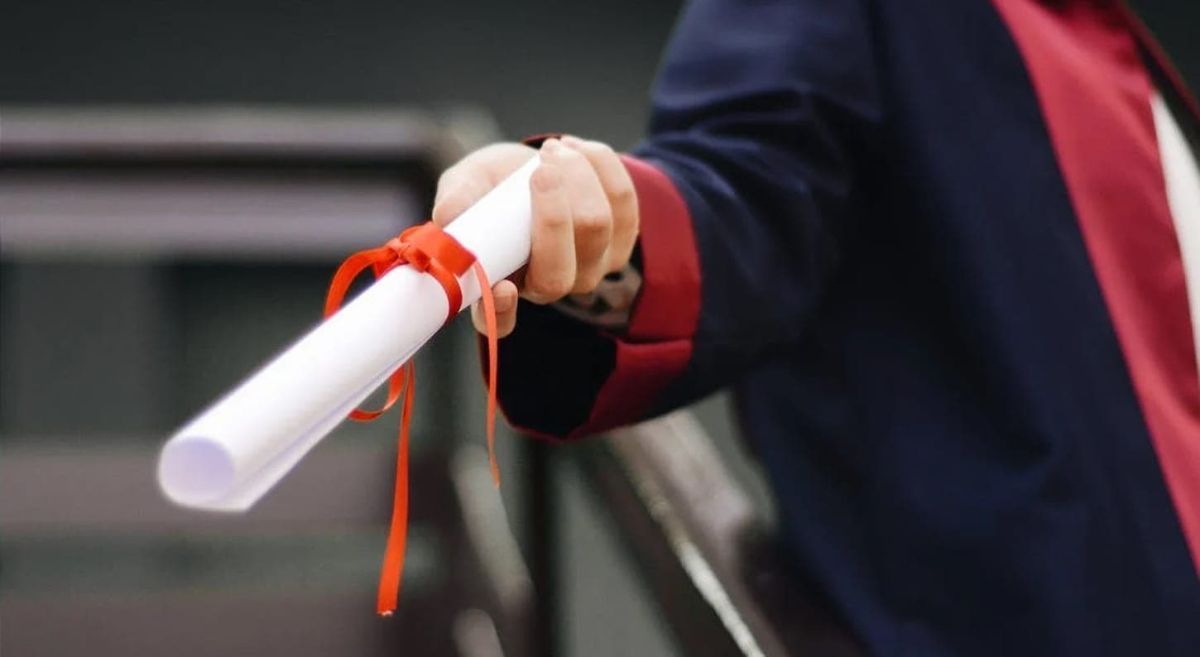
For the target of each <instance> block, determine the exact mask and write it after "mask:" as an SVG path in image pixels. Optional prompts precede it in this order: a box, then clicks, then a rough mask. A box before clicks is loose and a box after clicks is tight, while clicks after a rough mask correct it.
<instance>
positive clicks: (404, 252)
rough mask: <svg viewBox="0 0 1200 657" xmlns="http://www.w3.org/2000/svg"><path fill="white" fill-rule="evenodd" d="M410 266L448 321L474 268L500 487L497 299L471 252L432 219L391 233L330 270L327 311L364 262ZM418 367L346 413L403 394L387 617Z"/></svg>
mask: <svg viewBox="0 0 1200 657" xmlns="http://www.w3.org/2000/svg"><path fill="white" fill-rule="evenodd" d="M401 265H408V266H410V267H412V268H414V269H416V270H417V271H420V272H424V273H427V274H429V275H430V276H433V277H434V278H435V279H436V280H437V282H438V283H440V284H441V286H442V289H443V290H445V292H446V303H447V314H446V323H447V324H449V323H450V321H451V320H453V319H454V318H455V316H457V315H458V311H459V309H460V308H461V307H462V288H461V287H460V286H459V284H458V277H459V276H462V275H463V274H465V273H466V272H467V270H468V269H473V270H474V271H475V278H476V280H477V281H478V282H479V289H480V292H481V294H482V298H483V311H484V317H485V319H486V323H487V340H488V401H487V445H488V457H489V458H490V461H491V467H492V480H493V481H494V482H495V484H496V486H497V487H499V486H500V468H499V466H497V464H496V367H497V362H496V350H497V344H496V343H497V338H496V332H497V331H496V302H495V299H493V298H492V286H491V283H489V282H488V277H487V273H486V272H484V270H483V267H482V266H480V264H479V261H478V260H476V259H475V256H474V254H472V253H471V252H470V251H468V250H466V249H465V248H463V246H462V244H459V243H458V241H457V240H455V239H454V238H453V237H451V236H450V235H448V234H447V233H445V232H444V231H443V230H442V229H441V228H439V227H438V226H437V224H434V223H433V222H427V223H424V224H421V225H419V226H413V227H412V228H409V229H407V230H405V231H404V232H403V233H400V236H399V237H395V238H392V239H391V240H389V241H388V243H387V244H384V245H383V246H380V247H376V248H373V249H366V250H365V251H359V252H358V253H355V254H353V255H351V256H350V257H349V258H346V260H345V262H343V263H342V264H341V266H340V267H338V270H337V272H336V273H335V274H334V275H333V281H331V282H330V284H329V293H328V295H327V296H326V297H325V316H326V317H329V316H330V315H332V314H334V313H335V312H337V310H338V308H341V306H342V300H343V299H344V298H345V296H346V292H347V291H348V290H349V289H350V284H351V283H353V282H354V279H356V278H358V276H359V274H361V273H362V272H363V271H365V270H366V269H367V268H368V267H370V268H371V269H372V271H373V272H374V274H375V278H379V277H380V276H383V275H384V274H386V273H387V272H389V271H391V270H392V269H393V268H395V267H398V266H401ZM414 385H416V371H415V369H414V367H413V364H412V361H411V360H410V361H408V362H406V363H404V364H403V365H401V366H400V367H399V369H397V370H396V371H395V372H393V373H392V375H391V377H389V378H388V393H387V401H386V402H384V404H383V406H382V407H381V408H379V409H378V410H373V411H364V410H362V409H357V408H356V409H354V410H353V411H351V412H350V418H351V419H353V420H357V421H359V422H370V421H371V420H374V419H375V418H377V417H379V416H380V415H383V414H384V413H385V412H386V411H387V410H388V409H389V408H391V407H392V406H393V405H394V404H395V403H396V402H397V401H398V400H399V399H400V396H401V395H402V394H403V395H404V405H403V406H402V407H401V410H400V438H399V445H398V449H397V451H396V484H395V490H394V492H393V498H392V522H391V527H390V529H389V530H388V539H387V550H386V551H385V552H384V556H383V567H382V569H381V571H380V573H379V593H378V598H377V600H376V611H377V612H378V613H379V614H380V615H381V616H390V615H392V613H393V612H394V611H395V610H396V600H397V598H398V597H399V596H400V578H401V575H402V574H403V573H404V546H405V542H406V540H407V535H408V429H409V425H410V424H411V422H412V402H413V386H414Z"/></svg>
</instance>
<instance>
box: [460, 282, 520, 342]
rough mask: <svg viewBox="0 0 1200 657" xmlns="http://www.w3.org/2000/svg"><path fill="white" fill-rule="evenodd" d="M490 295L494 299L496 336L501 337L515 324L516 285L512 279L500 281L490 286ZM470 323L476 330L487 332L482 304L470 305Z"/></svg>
mask: <svg viewBox="0 0 1200 657" xmlns="http://www.w3.org/2000/svg"><path fill="white" fill-rule="evenodd" d="M492 296H494V297H495V299H496V333H497V335H496V337H499V338H503V337H504V336H506V335H508V334H510V333H512V332H513V329H514V328H516V326H517V286H516V284H514V283H513V282H512V281H500V282H499V283H496V286H495V287H493V288H492ZM471 323H472V324H474V325H475V330H476V331H478V332H480V333H487V320H486V319H485V318H484V316H483V304H481V303H478V302H476V303H475V304H474V305H472V306H471Z"/></svg>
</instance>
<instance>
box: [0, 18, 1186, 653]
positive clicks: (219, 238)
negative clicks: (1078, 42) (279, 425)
mask: <svg viewBox="0 0 1200 657" xmlns="http://www.w3.org/2000/svg"><path fill="white" fill-rule="evenodd" d="M1133 4H1134V5H1135V6H1136V7H1137V8H1138V9H1139V10H1140V11H1141V13H1142V14H1143V16H1144V17H1145V18H1146V20H1147V22H1148V23H1149V24H1150V26H1151V28H1152V29H1153V30H1154V31H1155V32H1156V33H1157V35H1158V36H1159V38H1160V40H1161V41H1162V42H1163V44H1164V45H1165V47H1166V49H1167V50H1168V51H1169V52H1170V53H1171V55H1172V56H1173V57H1174V59H1175V61H1176V62H1177V64H1178V65H1179V66H1180V68H1181V69H1182V70H1183V72H1184V75H1185V77H1187V78H1188V79H1189V82H1190V84H1191V85H1192V87H1193V88H1198V87H1200V41H1197V40H1196V38H1195V37H1196V35H1197V34H1198V33H1200V32H1198V31H1197V30H1198V29H1200V3H1197V2H1195V1H1194V0H1175V1H1173V0H1141V1H1139V2H1135V3H1133ZM678 10H679V3H678V2H675V1H674V0H641V1H634V0H612V1H610V2H603V3H596V2H550V1H549V0H523V1H521V2H510V3H498V2H487V1H485V0H462V1H460V2H453V3H451V2H434V1H432V0H394V1H392V2H382V1H345V0H344V1H342V2H330V1H321V2H303V1H291V2H279V1H273V0H272V1H268V0H240V1H238V2H232V1H228V0H208V1H206V2H171V1H166V2H163V1H152V0H132V1H130V0H124V1H116V2H108V3H95V2H78V1H74V2H64V1H60V0H41V1H39V2H32V1H28V2H26V1H22V0H8V1H7V2H5V3H4V4H3V7H2V11H0V213H2V214H0V654H3V655H5V656H6V657H24V656H26V655H69V654H81V653H83V652H87V654H90V655H97V656H102V655H125V654H173V655H216V654H249V653H250V651H252V650H253V651H261V650H270V651H273V652H277V653H280V654H285V653H286V654H291V655H296V656H305V655H327V654H357V655H375V654H380V655H383V654H396V653H397V652H399V651H400V650H404V651H405V652H406V654H435V655H441V654H446V655H455V654H460V655H498V654H510V655H519V654H539V655H552V654H554V655H573V656H574V655H579V656H582V655H622V654H654V655H670V654H739V653H740V652H745V653H746V654H754V653H753V651H752V650H749V649H747V648H746V644H745V642H744V641H742V642H740V643H739V641H738V640H737V637H739V636H743V635H744V633H743V635H740V634H739V631H741V630H739V628H742V629H745V628H746V627H748V628H750V630H753V632H751V634H752V635H753V636H754V637H756V638H757V640H758V641H759V643H760V644H761V645H759V646H758V647H759V648H760V649H761V650H762V652H765V653H766V654H778V653H777V651H776V650H774V649H772V646H775V645H776V643H778V644H780V645H783V644H786V643H787V637H781V636H777V634H778V633H779V632H778V627H779V626H780V624H781V622H780V621H779V617H778V614H779V613H780V608H781V607H786V608H787V613H789V614H798V616H797V615H792V616H787V617H786V618H787V619H790V620H788V621H786V622H782V625H785V626H791V627H797V626H799V625H802V624H803V623H804V622H809V621H810V620H811V618H810V617H809V615H808V613H809V612H807V611H805V610H804V609H796V608H795V607H797V606H802V605H798V604H797V603H796V602H795V600H794V598H793V597H792V596H791V594H790V593H788V592H783V593H781V592H780V590H779V589H778V586H777V585H778V575H777V573H776V572H775V571H774V570H773V566H772V565H771V559H770V558H769V556H763V555H762V554H761V553H760V552H759V550H760V548H759V547H757V543H756V542H755V537H758V536H759V535H765V534H769V531H770V500H769V498H768V497H767V495H766V494H765V492H764V489H763V487H762V484H761V481H759V480H758V479H757V475H756V473H755V471H754V467H753V466H752V465H751V464H749V463H748V461H747V460H746V458H745V455H744V454H742V452H741V450H740V448H739V445H738V440H737V437H736V434H735V432H734V430H733V427H732V422H731V421H730V418H729V416H728V413H727V412H726V403H725V400H724V399H723V398H722V397H720V396H718V397H716V398H714V399H711V400H708V401H706V402H704V403H702V404H700V405H699V406H698V407H696V408H694V409H692V413H691V414H685V415H679V416H672V417H670V418H667V419H666V420H664V421H662V422H659V423H654V424H651V425H647V426H643V427H639V428H636V429H633V430H631V431H628V432H621V433H620V435H617V436H614V437H612V438H611V439H610V440H607V441H603V444H599V442H600V441H588V443H587V444H580V445H570V446H561V447H554V448H547V447H546V446H545V445H543V444H541V443H536V442H534V441H528V440H524V439H520V438H518V437H515V436H512V435H511V434H507V433H506V434H504V435H502V436H501V439H500V441H499V442H500V446H501V450H502V458H503V467H504V473H505V476H506V479H505V484H504V487H503V490H502V497H503V504H504V508H503V509H502V508H501V507H500V506H499V504H500V501H499V499H498V498H497V496H496V495H495V493H494V492H493V491H492V489H491V487H490V485H489V484H488V477H487V473H486V469H485V466H483V465H481V459H482V458H483V457H482V455H481V454H480V452H479V450H478V446H479V445H481V444H482V439H483V433H482V425H483V418H482V397H483V391H482V387H481V386H480V383H479V380H478V372H477V369H476V368H477V365H476V363H475V354H474V346H473V344H472V338H471V336H470V332H469V330H467V329H468V327H466V326H464V325H462V323H460V325H458V326H456V327H455V330H453V331H449V332H447V333H445V334H444V335H441V336H439V337H438V339H437V340H436V341H435V343H434V344H432V345H431V346H430V348H428V349H427V350H426V351H425V352H423V353H422V356H421V357H420V359H419V360H418V367H419V368H420V369H421V370H422V383H421V386H419V388H418V397H419V399H418V405H417V409H416V414H415V417H416V420H415V422H416V423H415V425H414V430H415V436H416V440H417V446H416V452H415V455H414V463H415V466H414V467H415V473H414V477H415V482H414V488H413V495H412V497H413V514H414V519H413V530H412V536H413V538H412V542H411V544H410V561H409V566H408V570H407V572H406V579H405V591H404V594H403V598H402V601H401V611H400V614H399V615H398V618H397V619H395V620H393V621H380V620H379V619H377V618H375V617H374V615H373V613H372V610H373V607H372V605H373V594H374V584H375V577H376V574H377V567H378V563H379V559H380V557H381V555H382V550H383V538H384V532H385V530H386V527H385V522H386V518H387V505H388V503H389V499H390V485H391V483H390V482H391V467H392V461H391V454H392V449H393V443H394V431H395V424H394V422H395V418H392V419H390V420H383V421H380V422H377V423H375V424H372V425H353V426H345V427H343V428H341V429H339V430H338V431H337V432H335V433H334V434H333V435H332V436H331V437H330V438H328V439H327V440H326V441H325V442H324V443H323V444H322V445H321V446H320V447H319V448H318V449H317V450H316V451H315V452H314V453H313V454H312V455H311V456H310V457H309V458H308V459H306V461H305V463H304V466H303V467H302V468H301V470H300V471H299V472H297V473H296V474H295V475H293V476H292V477H290V478H288V479H287V480H285V482H284V483H283V484H282V485H281V486H280V487H279V489H278V490H277V491H275V492H274V493H272V494H271V496H270V497H268V498H267V499H266V500H265V501H264V503H263V504H262V505H260V506H259V507H257V508H256V509H255V510H254V511H253V512H252V513H250V514H249V515H247V516H244V517H226V516H207V515H202V514H194V513H185V512H181V511H178V510H175V509H172V508H170V507H169V506H168V505H167V504H166V503H165V502H163V501H162V500H161V498H160V497H159V495H158V492H157V490H156V489H155V485H154V481H153V465H154V458H155V456H156V452H157V449H158V446H159V445H160V443H161V441H162V440H163V439H164V438H165V437H166V436H167V435H168V434H169V433H170V431H171V430H172V429H173V428H175V427H176V426H177V425H179V424H180V423H181V422H182V421H183V420H185V419H186V418H187V417H189V416H190V415H191V414H193V413H194V412H196V411H197V410H199V409H200V408H202V407H203V406H204V405H205V404H206V403H207V402H209V401H211V400H212V399H213V398H214V397H215V396H216V395H219V394H220V393H221V392H222V391H224V390H225V389H227V388H228V387H229V386H230V385H231V384H233V383H234V382H236V381H237V380H238V379H240V378H241V377H242V376H244V375H245V374H246V373H247V372H249V371H250V370H251V369H253V368H254V367H255V366H256V365H257V364H259V363H260V362H262V361H263V360H264V359H265V358H267V357H268V356H270V355H271V354H272V353H274V352H275V351H277V350H278V349H279V348H280V347H281V346H283V345H284V344H286V343H287V342H288V341H290V340H291V339H293V338H294V337H295V336H297V335H298V334H299V333H300V332H301V331H302V330H304V328H306V327H308V326H310V325H311V324H312V323H313V322H314V321H316V319H317V318H318V316H319V311H320V305H321V302H322V297H323V293H324V289H325V285H326V284H327V279H328V276H329V275H330V273H331V271H332V268H333V267H334V266H336V264H337V262H338V261H339V260H340V258H341V257H342V256H344V255H345V254H346V253H348V252H350V251H352V250H355V249H357V248H361V247H362V246H365V245H371V244H375V243H378V242H380V241H382V240H383V239H384V238H385V237H387V236H389V235H392V234H394V233H395V232H397V230H398V229H399V228H401V227H403V226H404V225H407V224H409V223H412V222H416V221H420V220H421V219H422V218H423V216H424V213H425V212H426V211H427V208H428V205H429V201H430V198H431V193H432V190H433V185H434V182H435V180H436V176H437V173H438V172H439V171H440V170H441V169H442V168H444V167H445V166H447V165H448V164H450V163H452V162H453V161H454V160H455V159H456V158H457V157H459V156H461V155H462V154H464V153H465V152H467V151H469V150H470V149H472V148H475V147H478V146H480V145H483V144H485V143H487V142H489V141H493V140H497V139H512V138H516V137H520V136H522V135H526V134H531V133H537V132H544V131H549V130H556V131H568V132H576V133H579V134H583V135H587V136H591V137H595V138H598V139H601V140H604V141H607V142H609V143H612V144H614V145H615V146H618V147H627V146H630V145H632V144H633V143H634V142H635V141H636V140H637V138H638V136H639V134H640V133H641V131H642V129H643V125H644V122H645V120H646V115H647V106H646V102H647V93H648V89H649V86H650V84H651V81H652V78H653V75H654V70H655V67H656V65H657V62H658V58H659V54H660V51H661V48H662V46H663V44H664V42H665V40H666V38H667V36H668V35H669V32H670V29H671V25H672V23H673V20H674V17H675V15H676V13H677V12H678ZM198 227H199V228H198ZM447 400H450V401H447ZM389 417H390V416H389ZM647 436H649V437H652V438H656V439H655V440H645V439H644V438H645V437H647ZM655 445H657V447H655ZM672 445H681V446H683V448H684V449H685V450H686V451H687V452H688V454H689V458H690V459H691V460H690V461H689V462H688V463H687V464H686V467H685V468H684V469H683V470H682V471H680V470H679V468H678V466H669V463H668V461H669V459H667V458H666V456H667V455H668V453H669V447H670V446H672ZM689 468H690V469H689ZM731 537H732V538H733V539H736V540H731ZM731 545H732V546H734V547H730V546H731ZM688 546H691V547H694V548H697V550H696V553H697V554H699V555H700V558H701V561H700V563H701V566H696V563H695V562H688V561H687V560H686V559H684V558H683V557H682V556H681V555H683V554H685V553H688V550H690V549H691V548H689V547H688ZM685 548H687V549H685ZM748 564H750V565H748ZM698 568H699V570H697V569H698ZM705 569H707V570H705ZM705 573H708V575H713V574H715V580H714V581H716V582H717V585H716V586H717V589H715V590H716V593H714V589H712V588H711V587H709V588H706V586H707V585H706V584H704V583H703V582H705V581H708V580H705V576H706V575H705ZM709 579H713V578H712V577H710V578H709ZM780 595H782V596H783V598H784V602H780V598H779V596H780ZM772 596H775V597H772ZM796 618H801V619H808V620H802V621H801V622H791V621H794V620H795V619H796ZM812 622H819V621H812ZM689 624H690V626H691V628H692V630H691V631H692V633H693V635H694V636H693V637H692V639H690V641H692V642H693V645H691V646H689V644H688V641H689V639H686V638H685V637H683V636H682V635H683V634H686V632H685V631H684V630H685V629H686V628H687V626H688V625H689ZM706 624H707V625H711V626H712V627H713V628H717V629H714V630H713V633H712V634H711V635H710V634H708V633H706V632H707V631H706V630H702V629H696V628H700V627H702V626H705V625H706ZM773 632H774V634H773ZM743 638H744V636H743ZM697 642H698V643H697ZM697 645H700V646H702V647H703V649H700V648H698V647H697ZM729 651H732V652H729Z"/></svg>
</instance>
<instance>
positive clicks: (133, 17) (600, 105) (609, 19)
mask: <svg viewBox="0 0 1200 657" xmlns="http://www.w3.org/2000/svg"><path fill="white" fill-rule="evenodd" d="M3 4H4V8H3V11H2V12H0V102H8V103H11V102H22V103H24V102H39V103H40V102H68V103H76V102H103V103H140V102H151V103H158V102H167V103H196V102H202V103H211V102H220V103H224V102H270V103H294V104H312V103H319V104H346V103H349V104H371V103H403V104H417V105H426V106H437V105H440V104H445V103H459V102H470V103H474V104H478V105H480V106H483V107H486V108H487V109H489V110H490V111H492V112H493V113H494V114H495V115H496V116H497V117H498V118H499V120H500V123H501V126H502V127H503V128H504V129H505V131H506V132H507V133H508V134H510V135H523V134H529V133H534V132H544V131H547V130H569V131H576V132H579V133H582V134H587V135H591V136H596V137H599V138H603V139H607V140H610V141H612V142H614V143H615V144H617V145H628V144H630V143H631V142H633V141H634V140H635V139H636V138H637V136H638V134H639V133H640V131H641V128H642V125H643V123H644V119H645V98H646V92H647V89H648V87H649V84H650V81H651V79H652V76H653V71H654V67H655V64H656V62H657V60H658V56H659V52H660V49H661V46H662V43H663V42H664V40H665V38H666V36H667V34H668V32H669V30H670V27H671V23H672V20H673V19H674V16H675V14H676V12H677V11H678V7H679V4H680V2H679V0H642V1H639V0H608V1H606V2H580V1H576V2H553V1H552V0H517V1H515V2H495V1H489V0H459V1H458V2H444V1H438V0H391V1H385V0H347V1H343V2H331V1H328V0H323V1H317V2H314V1H311V0H309V1H305V0H210V1H202V0H192V1H179V0H174V1H172V0H167V1H164V2H160V1H155V0H117V1H114V2H85V1H83V0H42V1H35V0H9V1H8V2H5V3H3ZM1133 4H1134V5H1136V6H1137V7H1138V8H1139V9H1140V10H1141V11H1142V12H1143V13H1144V14H1145V16H1146V18H1147V21H1148V22H1149V23H1150V25H1151V26H1152V28H1153V29H1154V30H1155V31H1156V32H1157V33H1158V34H1159V37H1160V38H1161V39H1162V41H1163V42H1164V43H1165V44H1166V46H1167V48H1168V50H1171V51H1172V53H1173V54H1174V56H1175V59H1176V60H1177V62H1178V63H1179V65H1180V66H1181V67H1182V68H1183V69H1185V71H1186V75H1187V76H1188V77H1189V79H1190V81H1191V83H1192V86H1193V88H1200V40H1197V39H1196V38H1195V36H1196V34H1197V33H1198V32H1200V2H1196V0H1137V1H1136V2H1134V3H1133Z"/></svg>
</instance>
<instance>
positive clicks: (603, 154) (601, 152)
mask: <svg viewBox="0 0 1200 657" xmlns="http://www.w3.org/2000/svg"><path fill="white" fill-rule="evenodd" d="M583 148H584V150H586V151H587V152H588V153H591V154H592V155H595V156H597V157H600V158H610V157H616V155H617V154H616V151H614V150H613V148H612V146H609V145H608V144H606V143H604V142H602V141H585V142H583Z"/></svg>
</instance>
